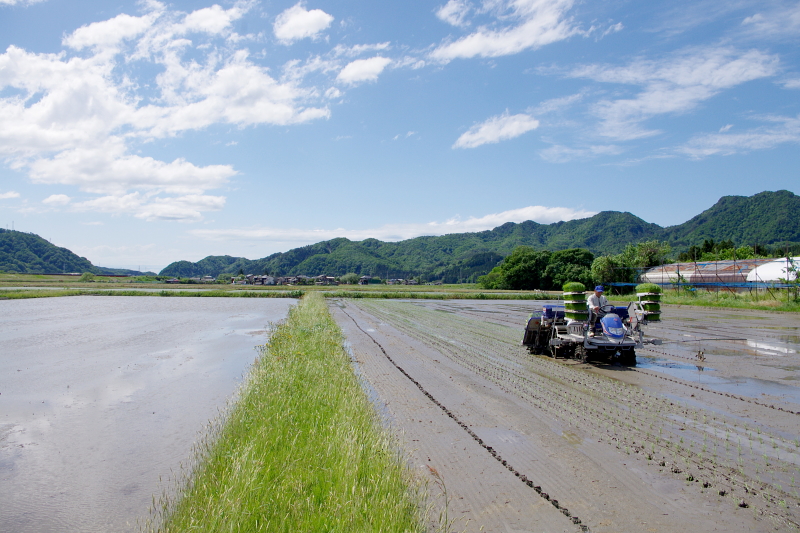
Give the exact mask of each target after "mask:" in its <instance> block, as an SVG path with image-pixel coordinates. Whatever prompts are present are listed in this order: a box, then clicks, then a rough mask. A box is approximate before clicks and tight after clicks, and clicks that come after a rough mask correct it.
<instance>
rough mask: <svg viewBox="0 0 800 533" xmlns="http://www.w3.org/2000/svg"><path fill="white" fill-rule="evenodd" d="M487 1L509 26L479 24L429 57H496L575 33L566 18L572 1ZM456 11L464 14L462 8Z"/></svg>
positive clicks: (560, 39)
mask: <svg viewBox="0 0 800 533" xmlns="http://www.w3.org/2000/svg"><path fill="white" fill-rule="evenodd" d="M488 4H490V5H492V6H494V7H495V8H496V9H495V10H496V11H497V12H499V13H500V14H501V16H499V17H498V21H502V22H503V23H506V21H511V23H510V25H503V24H501V25H500V27H499V28H495V27H490V26H481V27H479V28H478V29H477V30H476V31H475V32H473V33H471V34H469V35H467V36H465V37H462V38H460V39H457V40H455V41H453V42H449V43H444V44H442V45H440V46H439V47H437V48H436V49H434V50H433V51H432V52H431V54H430V55H431V58H432V59H434V60H436V61H440V62H444V63H446V62H448V61H451V60H453V59H457V58H472V57H500V56H505V55H511V54H517V53H519V52H522V51H523V50H528V49H534V50H535V49H537V48H541V47H542V46H545V45H548V44H552V43H555V42H558V41H562V40H564V39H567V38H568V37H570V36H572V35H574V34H576V33H578V32H579V30H578V29H577V28H576V27H574V26H573V24H572V20H571V19H570V18H568V17H567V12H568V11H569V10H570V9H571V8H572V6H573V0H498V1H495V2H490V3H488ZM447 5H449V3H448V4H447ZM447 5H446V6H445V7H447ZM458 13H461V14H462V16H464V15H463V13H464V12H463V11H461V12H458ZM440 18H441V17H440ZM459 20H460V19H459Z"/></svg>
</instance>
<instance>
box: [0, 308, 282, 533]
mask: <svg viewBox="0 0 800 533" xmlns="http://www.w3.org/2000/svg"><path fill="white" fill-rule="evenodd" d="M295 302H296V300H289V299H272V298H270V299H260V298H259V299H239V298H126V297H102V298H98V297H88V296H79V297H66V298H44V299H33V300H15V301H0V336H1V337H2V342H1V343H0V501H2V502H3V503H2V505H0V531H14V532H19V533H24V532H37V533H48V532H55V531H59V532H61V531H74V532H84V531H85V532H89V531H92V532H94V531H131V530H135V529H136V527H135V526H136V521H137V519H143V518H145V517H146V516H147V513H148V509H149V506H150V503H151V501H152V497H153V495H154V494H156V495H157V494H158V493H159V491H160V490H161V489H162V488H163V487H164V486H165V484H162V483H160V481H159V480H160V479H163V480H164V482H166V480H167V479H168V478H169V477H170V475H171V473H175V472H177V471H178V470H179V468H180V465H181V463H182V462H185V461H186V459H187V458H188V457H189V453H190V450H191V447H192V444H193V443H194V442H195V440H196V439H197V437H198V433H199V432H200V431H202V430H203V428H204V426H205V424H206V423H207V422H208V421H209V420H210V419H213V418H214V417H215V416H216V414H217V413H218V412H219V410H220V409H221V408H223V407H224V405H225V403H226V401H227V400H228V399H229V398H230V397H231V396H232V394H233V393H234V392H235V389H236V386H237V384H238V383H239V382H240V381H241V379H242V376H243V374H244V372H246V370H247V367H248V366H249V364H251V363H252V362H253V360H254V358H255V356H256V352H255V350H254V347H255V346H256V345H258V344H263V343H264V342H265V340H266V329H265V326H267V324H268V323H269V322H276V321H278V320H281V319H283V318H284V317H285V316H286V313H287V312H288V310H289V308H290V307H291V306H292V305H293V304H294V303H295Z"/></svg>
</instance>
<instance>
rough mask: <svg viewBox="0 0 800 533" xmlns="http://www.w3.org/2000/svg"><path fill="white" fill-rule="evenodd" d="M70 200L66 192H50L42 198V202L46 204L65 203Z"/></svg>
mask: <svg viewBox="0 0 800 533" xmlns="http://www.w3.org/2000/svg"><path fill="white" fill-rule="evenodd" d="M71 201H72V198H70V197H69V196H67V195H66V194H51V195H50V196H48V197H47V198H45V199H44V200H42V203H43V204H47V205H67V204H68V203H70V202H71Z"/></svg>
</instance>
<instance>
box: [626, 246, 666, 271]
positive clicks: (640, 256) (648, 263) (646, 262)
mask: <svg viewBox="0 0 800 533" xmlns="http://www.w3.org/2000/svg"><path fill="white" fill-rule="evenodd" d="M671 253H672V247H671V246H670V245H669V243H668V242H666V241H663V242H662V241H656V240H653V241H644V242H640V243H637V244H629V245H628V246H626V247H625V250H624V251H623V252H622V253H621V254H620V256H621V257H620V259H621V261H620V262H621V263H622V266H626V267H631V268H649V267H654V266H658V265H662V264H664V263H666V262H667V257H668V256H669V255H670V254H671Z"/></svg>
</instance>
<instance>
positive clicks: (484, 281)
mask: <svg viewBox="0 0 800 533" xmlns="http://www.w3.org/2000/svg"><path fill="white" fill-rule="evenodd" d="M504 284H505V280H504V279H503V269H502V268H500V267H499V266H496V267H494V268H493V269H492V270H491V272H489V273H488V274H486V275H485V276H478V285H480V286H481V288H483V289H502V288H503V286H504Z"/></svg>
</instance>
